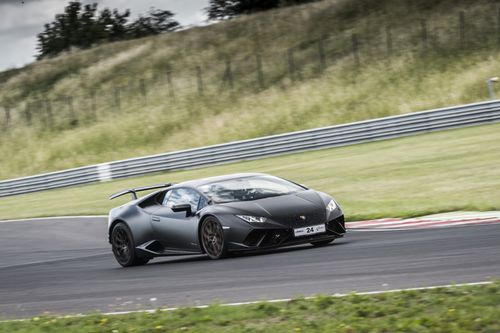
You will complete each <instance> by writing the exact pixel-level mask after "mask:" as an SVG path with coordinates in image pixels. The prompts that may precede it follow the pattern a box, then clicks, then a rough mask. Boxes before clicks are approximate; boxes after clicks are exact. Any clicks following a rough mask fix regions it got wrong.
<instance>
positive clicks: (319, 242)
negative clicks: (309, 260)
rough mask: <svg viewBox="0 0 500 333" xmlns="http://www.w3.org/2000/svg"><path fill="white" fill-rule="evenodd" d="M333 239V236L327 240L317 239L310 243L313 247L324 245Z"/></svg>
mask: <svg viewBox="0 0 500 333" xmlns="http://www.w3.org/2000/svg"><path fill="white" fill-rule="evenodd" d="M334 240H335V238H334V239H329V240H322V241H317V242H311V245H312V246H314V247H320V246H325V245H328V244H330V243H331V242H333V241H334Z"/></svg>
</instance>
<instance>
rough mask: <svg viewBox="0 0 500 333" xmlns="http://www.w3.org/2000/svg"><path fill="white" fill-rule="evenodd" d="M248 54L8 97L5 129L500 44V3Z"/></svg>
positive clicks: (71, 122)
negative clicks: (335, 67)
mask: <svg viewBox="0 0 500 333" xmlns="http://www.w3.org/2000/svg"><path fill="white" fill-rule="evenodd" d="M256 45H257V46H256V47H255V50H254V51H253V52H251V53H248V54H243V55H237V56H230V55H224V54H222V55H221V56H220V59H218V60H215V61H214V60H211V61H206V62H205V61H199V62H198V63H194V64H186V63H182V64H176V63H167V64H166V65H165V66H162V68H159V69H153V70H152V71H151V72H150V73H149V74H148V75H146V74H145V75H143V76H137V75H127V72H126V71H124V72H123V73H121V75H120V76H119V79H117V80H115V81H113V82H108V83H107V84H106V85H103V86H100V87H88V86H87V85H86V84H85V82H82V85H81V87H79V88H78V92H76V93H74V92H73V93H71V94H58V95H56V96H53V95H54V94H53V93H51V94H50V96H49V95H44V94H43V93H33V94H30V95H29V96H26V97H24V98H22V99H21V100H14V101H12V100H2V101H0V127H1V128H2V130H3V132H6V131H8V130H9V129H12V128H14V127H16V126H30V127H38V128H41V129H48V130H53V129H66V128H74V127H78V126H84V125H87V124H92V123H96V122H99V120H100V119H102V118H103V117H106V116H108V115H109V114H119V113H121V112H125V109H126V110H128V111H127V112H132V111H130V110H138V109H140V108H144V106H147V105H150V104H152V103H158V102H161V103H162V104H167V105H171V104H176V103H183V102H186V101H193V100H196V101H199V100H201V101H209V100H213V99H217V98H220V97H221V96H226V97H227V96H230V97H231V96H232V97H237V96H240V95H243V94H246V93H249V92H250V93H258V92H260V91H262V90H265V89H268V88H269V87H271V86H278V87H280V88H282V89H286V88H287V87H289V86H291V85H293V84H294V83H295V82H298V81H301V80H305V79H310V78H314V77H318V76H320V75H323V74H324V73H325V72H326V71H327V70H328V68H329V67H330V66H333V65H335V64H336V63H338V62H339V61H342V62H343V66H344V67H345V68H347V69H348V71H351V72H352V75H353V77H355V76H356V73H358V72H359V71H360V70H361V69H362V68H363V66H364V65H366V64H368V63H371V62H373V61H379V60H383V59H385V60H388V61H390V60H391V59H392V58H393V57H396V56H399V55H403V54H408V53H411V54H415V55H417V56H422V57H426V56H433V55H435V54H450V55H452V54H461V52H474V51H479V50H484V49H496V48H497V47H499V46H500V7H499V9H497V10H496V12H494V11H493V12H492V11H489V12H470V13H468V12H465V11H459V12H458V13H457V14H456V15H453V16H450V17H449V19H448V20H442V19H440V20H433V19H427V18H422V19H419V20H417V21H415V22H411V23H410V24H409V25H407V26H405V27H400V26H398V27H391V26H390V25H383V24H382V25H381V26H378V27H376V28H374V29H373V28H370V27H363V28H360V29H358V30H355V29H353V30H351V31H346V32H342V33H332V34H329V35H328V34H325V35H321V36H319V37H315V38H312V39H309V40H305V41H303V42H300V43H297V44H295V45H292V46H291V47H289V48H286V49H281V50H275V49H274V48H269V49H266V48H265V46H264V45H262V44H261V43H260V42H258V43H256Z"/></svg>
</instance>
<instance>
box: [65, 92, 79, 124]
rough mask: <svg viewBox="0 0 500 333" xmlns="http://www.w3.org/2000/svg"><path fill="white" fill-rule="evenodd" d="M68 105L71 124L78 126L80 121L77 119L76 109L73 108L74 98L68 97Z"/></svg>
mask: <svg viewBox="0 0 500 333" xmlns="http://www.w3.org/2000/svg"><path fill="white" fill-rule="evenodd" d="M66 103H68V110H69V117H70V120H69V124H70V125H71V126H76V125H78V119H77V118H76V114H75V108H74V107H73V96H66Z"/></svg>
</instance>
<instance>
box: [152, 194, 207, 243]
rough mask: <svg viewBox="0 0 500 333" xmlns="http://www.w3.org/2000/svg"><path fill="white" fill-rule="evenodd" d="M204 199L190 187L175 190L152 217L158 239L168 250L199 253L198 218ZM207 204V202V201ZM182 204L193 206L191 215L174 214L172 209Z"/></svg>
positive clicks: (183, 213)
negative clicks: (197, 214)
mask: <svg viewBox="0 0 500 333" xmlns="http://www.w3.org/2000/svg"><path fill="white" fill-rule="evenodd" d="M203 201H204V198H203V197H202V196H201V195H200V194H199V193H198V192H197V191H196V190H194V189H192V188H189V187H180V188H174V189H172V190H170V191H168V192H167V193H166V195H165V198H164V200H163V204H162V206H161V208H159V209H158V210H156V211H155V212H154V213H153V214H152V216H151V224H152V226H153V230H154V232H155V236H156V238H157V239H158V240H159V241H160V242H162V244H163V246H165V248H167V249H179V250H185V251H199V250H200V246H199V244H198V243H199V242H198V216H196V215H195V213H196V212H197V211H198V210H199V206H200V202H203ZM205 202H206V201H205ZM181 204H190V205H191V214H186V211H180V212H174V211H173V210H172V207H174V206H176V205H181Z"/></svg>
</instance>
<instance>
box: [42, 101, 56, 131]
mask: <svg viewBox="0 0 500 333" xmlns="http://www.w3.org/2000/svg"><path fill="white" fill-rule="evenodd" d="M44 101H45V103H44V104H45V113H46V114H47V121H48V123H49V128H52V127H53V122H54V119H53V117H52V104H51V103H50V100H49V99H48V98H47V97H45V98H44Z"/></svg>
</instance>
